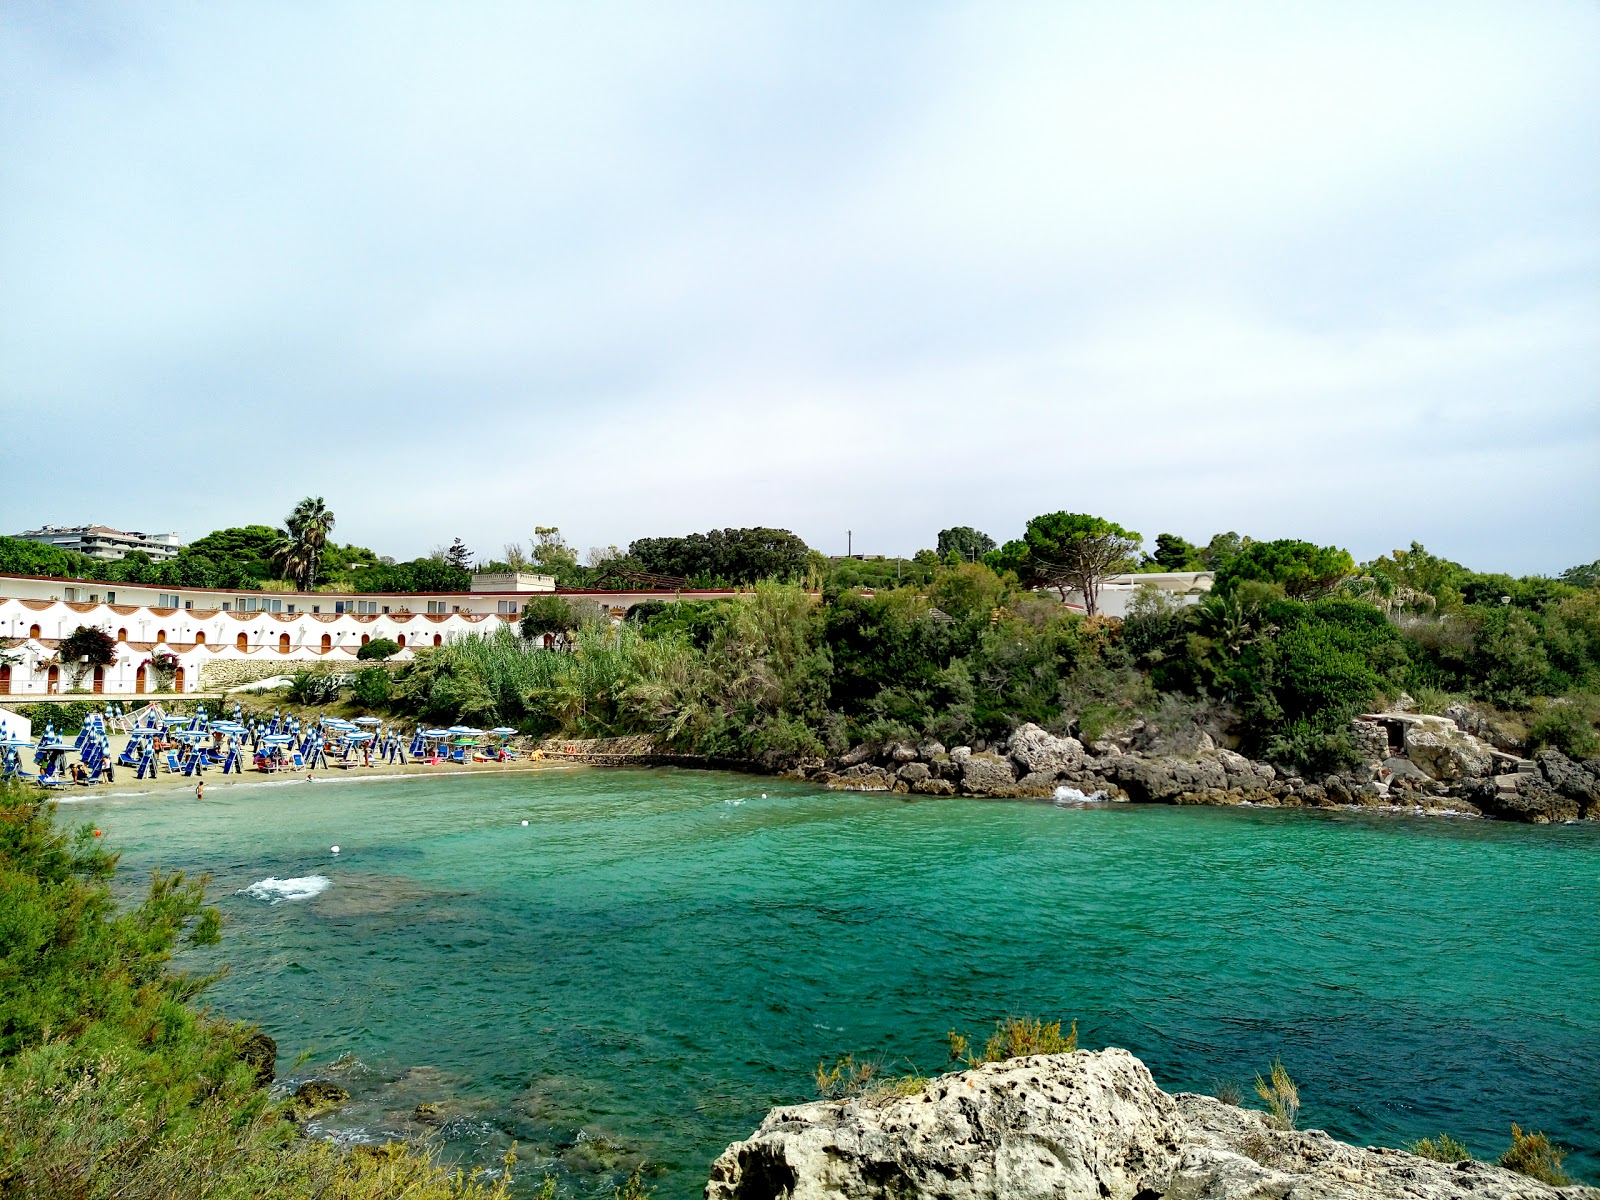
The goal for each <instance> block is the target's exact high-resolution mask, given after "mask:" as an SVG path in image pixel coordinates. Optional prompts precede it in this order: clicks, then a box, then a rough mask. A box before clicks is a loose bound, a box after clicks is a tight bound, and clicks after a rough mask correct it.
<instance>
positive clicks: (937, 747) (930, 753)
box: [917, 738, 944, 762]
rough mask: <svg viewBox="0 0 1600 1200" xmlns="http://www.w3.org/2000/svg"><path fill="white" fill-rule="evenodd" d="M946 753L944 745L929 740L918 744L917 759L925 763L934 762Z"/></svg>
mask: <svg viewBox="0 0 1600 1200" xmlns="http://www.w3.org/2000/svg"><path fill="white" fill-rule="evenodd" d="M943 753H944V743H943V742H939V741H935V740H934V739H933V738H929V739H927V740H926V741H923V742H918V743H917V757H918V758H920V759H922V761H923V762H932V761H933V760H934V759H936V758H938V757H939V756H940V755H941V754H943Z"/></svg>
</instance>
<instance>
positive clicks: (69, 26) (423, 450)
mask: <svg viewBox="0 0 1600 1200" xmlns="http://www.w3.org/2000/svg"><path fill="white" fill-rule="evenodd" d="M0 428H3V429H4V430H5V439H4V441H5V445H4V448H0V531H3V532H8V533H14V532H17V531H20V530H22V529H25V528H33V527H36V526H38V525H40V524H42V523H46V522H49V523H54V524H74V523H82V522H97V523H101V524H108V525H113V526H116V527H120V528H125V529H141V530H146V531H165V530H169V529H171V530H177V531H178V532H179V533H181V534H182V535H184V536H185V537H187V538H193V537H198V536H200V535H202V534H204V533H206V532H207V531H209V530H211V529H213V528H217V527H221V526H226V525H236V524H247V523H262V524H277V523H280V522H281V521H282V519H283V517H284V515H285V514H286V513H287V512H288V510H289V509H290V508H291V507H292V506H293V504H294V502H295V501H296V500H298V499H299V498H301V497H302V496H306V495H317V496H322V497H324V498H325V499H326V501H327V502H328V504H329V506H330V507H331V508H332V509H333V510H334V512H335V513H336V514H337V517H338V526H337V529H336V531H335V536H336V538H337V539H338V540H341V541H350V542H353V543H356V544H359V545H365V546H370V547H372V548H373V549H375V550H377V551H378V552H379V553H380V554H386V555H393V556H395V557H397V558H402V559H404V558H410V557H414V556H416V555H419V554H423V553H426V552H427V551H428V550H429V549H430V548H432V547H433V546H435V545H437V544H439V543H447V542H449V541H450V539H451V538H453V537H457V536H459V537H461V538H462V539H463V540H464V541H465V542H466V543H467V545H468V546H469V547H471V548H472V549H473V550H475V551H476V552H477V553H478V554H479V555H480V556H481V557H483V558H489V557H498V556H499V554H500V548H501V546H503V545H504V544H505V543H507V542H512V541H517V540H524V541H525V540H526V539H527V538H528V537H530V536H531V534H532V532H533V529H534V527H535V526H536V525H557V526H559V527H560V528H561V529H562V531H563V532H564V533H565V534H566V536H567V539H568V540H569V541H570V542H572V543H573V544H574V545H576V546H578V547H579V548H585V547H589V546H606V545H610V544H617V545H621V546H624V547H625V546H626V544H627V543H628V542H629V541H630V540H632V539H634V538H637V537H645V536H659V535H668V534H681V533H687V532H690V531H693V530H704V529H709V528H720V527H725V526H745V525H770V526H777V527H782V528H788V529H792V530H794V531H795V532H797V533H799V534H800V535H801V536H802V537H804V538H805V539H806V540H807V541H808V542H809V543H810V544H811V545H812V546H814V547H816V548H818V549H820V550H823V551H825V552H827V553H843V552H844V550H845V547H846V540H847V531H851V533H852V534H853V547H854V549H855V550H856V551H857V552H863V551H864V552H876V553H887V554H909V553H911V552H913V551H915V550H917V549H919V548H921V547H924V546H931V545H932V544H933V542H934V541H935V538H936V536H937V532H938V530H940V529H941V528H944V527H947V526H953V525H973V526H976V527H978V528H979V529H981V530H983V531H985V532H987V533H989V534H990V535H991V536H993V537H995V538H996V539H997V540H1001V541H1004V540H1005V539H1007V538H1011V537H1017V536H1020V534H1021V532H1022V530H1023V528H1024V526H1025V525H1026V522H1027V520H1028V518H1029V517H1031V516H1034V515H1036V514H1039V513H1045V512H1053V511H1057V510H1063V509H1064V510H1069V511H1079V512H1091V513H1095V514H1098V515H1101V516H1105V517H1108V518H1110V519H1112V520H1115V521H1118V522H1120V523H1121V524H1123V525H1125V526H1127V527H1129V528H1131V529H1135V530H1138V531H1139V532H1141V533H1142V534H1143V535H1144V536H1145V537H1146V538H1147V539H1148V540H1149V541H1150V542H1153V541H1154V538H1155V535H1156V534H1157V533H1160V532H1174V533H1178V534H1181V535H1183V536H1185V537H1188V538H1189V539H1190V540H1193V541H1198V542H1204V541H1205V540H1207V539H1208V538H1209V537H1210V536H1211V535H1212V534H1213V533H1215V532H1218V531H1223V530H1237V531H1239V532H1241V533H1245V534H1249V535H1251V536H1253V537H1257V538H1274V537H1299V538H1305V539H1308V540H1311V541H1315V542H1317V543H1319V544H1337V545H1340V546H1344V547H1347V548H1348V549H1350V550H1351V551H1352V553H1354V554H1355V555H1356V557H1357V558H1358V559H1370V558H1372V557H1374V556H1376V555H1378V554H1381V553H1384V552H1387V551H1388V550H1390V549H1392V548H1394V547H1397V546H1406V545H1408V544H1409V543H1410V542H1412V541H1414V540H1415V541H1421V542H1423V543H1424V544H1426V545H1427V546H1428V548H1429V549H1430V550H1433V551H1435V552H1436V553H1441V554H1445V555H1447V556H1449V557H1451V558H1454V559H1456V560H1458V561H1461V562H1464V563H1466V564H1467V565H1469V566H1473V567H1475V568H1477V569H1480V570H1507V571H1512V572H1515V573H1525V572H1543V573H1556V572H1559V571H1561V570H1563V569H1564V568H1566V567H1569V566H1572V565H1574V564H1576V563H1580V562H1590V561H1592V560H1594V559H1596V558H1600V5H1597V4H1595V3H1593V2H1590V0H1583V2H1571V3H1563V2H1561V0H1541V2H1540V3H1536V4H1529V3H1526V0H1507V2H1505V3H1473V2H1471V0H1465V2H1461V3H1449V4H1445V3H1433V2H1430V3H1404V2H1392V0H1391V2H1385V3H1374V4H1370V5H1368V4H1362V3H1357V2H1352V0H1340V2H1338V3H1324V4H1318V3H1297V4H1292V5H1286V4H1282V3H1275V2H1274V3H1258V4H1226V3H1214V4H1213V3H1176V2H1173V3H1161V4H1142V3H1137V2H1132V3H1126V4H1116V5H1104V4H1089V3H1067V2H1062V0H1057V2H1052V3H1048V4H1036V5H1033V4H1024V3H1004V2H999V3H997V2H995V0H989V2H985V3H970V4H969V3H915V4H913V3H909V2H902V3H894V2H886V3H883V4H872V5H863V4H858V3H849V4H846V3H838V4H830V3H826V2H821V3H819V2H816V0H804V2H797V3H781V2H772V3H762V4H749V3H729V4H716V3H693V2H688V0H685V2H682V3H674V4H646V3H642V2H641V3H634V4H613V3H606V2H604V0H600V2H594V3H589V2H586V3H582V4H579V3H560V4H536V3H529V2H518V3H507V4H495V3H489V2H478V3H468V4H459V5H457V4H439V3H435V4H406V3H402V2H398V0H382V2H381V3H380V2H376V0H375V2H373V3H366V4H360V3H355V4H340V3H318V4H310V3H306V4H282V3H261V4H253V3H245V2H235V3H227V4H205V3H198V2H191V3H180V2H177V0H166V2H163V3H157V4H141V3H137V2H135V0H116V2H115V3H106V4H99V3H77V2H72V0H49V2H39V3H34V2H31V0H7V2H6V3H5V4H4V5H3V6H0Z"/></svg>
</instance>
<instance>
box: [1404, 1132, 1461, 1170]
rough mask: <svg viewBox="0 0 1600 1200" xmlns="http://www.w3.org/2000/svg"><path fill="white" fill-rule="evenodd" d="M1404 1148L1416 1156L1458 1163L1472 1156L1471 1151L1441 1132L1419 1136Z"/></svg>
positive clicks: (1435, 1160)
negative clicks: (1433, 1135) (1425, 1136)
mask: <svg viewBox="0 0 1600 1200" xmlns="http://www.w3.org/2000/svg"><path fill="white" fill-rule="evenodd" d="M1406 1149H1407V1150H1409V1151H1410V1152H1411V1153H1412V1154H1415V1155H1416V1156H1417V1157H1418V1158H1431V1159H1433V1161H1434V1162H1442V1163H1458V1162H1466V1161H1468V1160H1469V1159H1471V1158H1472V1151H1470V1150H1468V1149H1467V1148H1466V1146H1464V1145H1462V1143H1460V1142H1458V1141H1456V1139H1455V1138H1453V1137H1451V1136H1450V1135H1449V1134H1448V1133H1441V1134H1440V1135H1439V1136H1438V1137H1431V1138H1419V1139H1418V1140H1417V1141H1414V1142H1412V1143H1411V1144H1410V1145H1409V1146H1407V1147H1406Z"/></svg>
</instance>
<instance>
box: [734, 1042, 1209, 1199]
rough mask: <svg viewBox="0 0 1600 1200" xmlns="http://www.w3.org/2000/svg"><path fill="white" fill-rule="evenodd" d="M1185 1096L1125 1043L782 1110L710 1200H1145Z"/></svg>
mask: <svg viewBox="0 0 1600 1200" xmlns="http://www.w3.org/2000/svg"><path fill="white" fill-rule="evenodd" d="M1181 1128H1182V1122H1181V1120H1180V1119H1179V1118H1178V1114H1177V1106H1176V1105H1175V1104H1174V1102H1173V1100H1172V1097H1170V1096H1168V1095H1166V1094H1165V1093H1164V1092H1162V1091H1161V1089H1160V1088H1158V1087H1156V1085H1155V1081H1154V1080H1153V1079H1151V1078H1150V1072H1149V1071H1147V1070H1146V1069H1145V1066H1144V1064H1143V1063H1141V1062H1140V1061H1139V1060H1138V1059H1136V1058H1134V1057H1133V1055H1131V1054H1129V1053H1128V1052H1127V1051H1126V1050H1105V1051H1102V1052H1100V1053H1099V1054H1069V1055H1036V1056H1034V1057H1031V1058H1014V1059H1011V1060H1010V1061H1009V1062H1004V1063H989V1064H986V1065H984V1066H981V1067H978V1068H976V1069H975V1070H971V1071H963V1072H960V1073H958V1074H954V1075H945V1076H943V1077H941V1078H939V1079H936V1080H932V1081H931V1082H930V1083H929V1084H928V1085H927V1087H925V1088H924V1089H923V1090H922V1092H921V1093H920V1094H918V1095H915V1096H909V1097H904V1098H899V1099H894V1100H891V1101H889V1102H887V1103H882V1104H877V1103H873V1102H871V1101H865V1100H849V1101H820V1102H818V1103H815V1104H800V1105H796V1106H794V1107H792V1108H779V1109H775V1110H773V1112H772V1113H771V1114H770V1115H769V1116H768V1117H767V1119H766V1120H765V1121H763V1122H762V1123H761V1128H759V1129H758V1130H756V1132H755V1134H754V1136H752V1137H751V1138H750V1139H749V1140H748V1141H744V1142H737V1143H735V1144H734V1145H732V1146H729V1147H728V1149H727V1150H725V1151H724V1152H723V1153H722V1155H721V1157H719V1158H718V1159H717V1161H716V1162H715V1163H714V1164H713V1165H712V1168H711V1182H710V1183H709V1184H707V1185H706V1196H707V1197H708V1200H778V1198H779V1197H793V1200H822V1198H823V1197H830V1198H835V1200H851V1198H854V1197H863V1198H865V1197H874V1198H879V1197H882V1198H884V1200H887V1198H888V1197H898V1196H930V1197H931V1196H944V1197H952V1198H955V1197H961V1198H966V1197H972V1198H977V1197H989V1196H993V1197H1001V1196H1004V1197H1007V1198H1008V1200H1025V1198H1028V1197H1039V1198H1040V1200H1044V1198H1045V1197H1052V1198H1056V1200H1063V1198H1066V1197H1076V1196H1083V1197H1094V1198H1095V1200H1101V1198H1102V1197H1108V1198H1113V1200H1133V1197H1135V1196H1137V1195H1139V1194H1140V1193H1141V1192H1142V1191H1145V1190H1146V1189H1147V1186H1148V1183H1149V1181H1150V1180H1153V1179H1163V1180H1164V1179H1165V1178H1166V1177H1167V1176H1168V1175H1169V1174H1170V1173H1171V1171H1172V1169H1173V1167H1174V1166H1175V1165H1176V1163H1177V1159H1178V1153H1179V1138H1178V1136H1177V1133H1178V1131H1179V1130H1180V1129H1181Z"/></svg>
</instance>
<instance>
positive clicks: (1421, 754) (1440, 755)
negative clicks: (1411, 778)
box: [1405, 717, 1493, 783]
mask: <svg viewBox="0 0 1600 1200" xmlns="http://www.w3.org/2000/svg"><path fill="white" fill-rule="evenodd" d="M1405 741H1406V757H1407V758H1409V759H1410V760H1411V761H1412V762H1413V763H1415V764H1416V765H1417V766H1418V767H1420V768H1422V770H1423V771H1424V772H1426V773H1427V775H1428V777H1429V778H1430V779H1437V780H1441V781H1443V782H1446V783H1449V782H1454V781H1455V780H1458V779H1481V778H1483V777H1484V776H1485V775H1487V774H1489V771H1490V768H1491V766H1492V765H1493V763H1492V760H1491V758H1490V754H1489V748H1488V747H1487V746H1485V745H1484V744H1483V743H1482V742H1480V741H1479V740H1478V739H1477V738H1475V737H1473V736H1472V735H1471V734H1470V733H1463V732H1462V731H1461V730H1459V729H1457V728H1456V725H1455V722H1454V721H1447V720H1445V719H1444V718H1443V717H1415V718H1412V719H1411V720H1409V721H1407V722H1406V727H1405Z"/></svg>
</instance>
